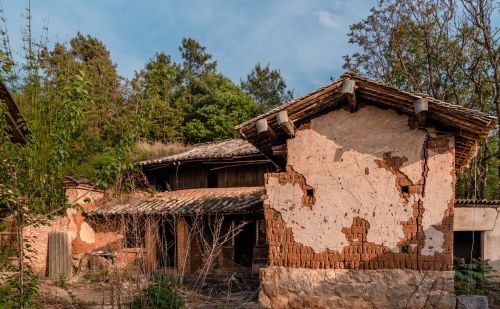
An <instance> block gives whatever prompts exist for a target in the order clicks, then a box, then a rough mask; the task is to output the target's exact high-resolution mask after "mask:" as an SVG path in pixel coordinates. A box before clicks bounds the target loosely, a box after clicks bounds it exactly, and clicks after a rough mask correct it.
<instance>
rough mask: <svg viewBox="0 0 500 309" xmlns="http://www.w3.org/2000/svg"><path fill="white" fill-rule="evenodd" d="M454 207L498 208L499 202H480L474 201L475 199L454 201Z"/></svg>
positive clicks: (485, 200)
mask: <svg viewBox="0 0 500 309" xmlns="http://www.w3.org/2000/svg"><path fill="white" fill-rule="evenodd" d="M455 205H456V206H457V207H464V206H469V207H470V206H478V207H481V206H491V207H498V206H500V200H487V199H482V200H476V199H456V200H455Z"/></svg>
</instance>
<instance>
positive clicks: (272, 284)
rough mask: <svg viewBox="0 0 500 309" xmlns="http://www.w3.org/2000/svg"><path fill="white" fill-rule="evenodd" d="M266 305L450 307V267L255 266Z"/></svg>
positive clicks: (452, 304)
mask: <svg viewBox="0 0 500 309" xmlns="http://www.w3.org/2000/svg"><path fill="white" fill-rule="evenodd" d="M260 282H261V291H260V295H259V301H260V303H261V304H262V305H263V306H265V307H267V308H274V309H281V308H317V309H319V308H349V309H353V308H450V309H451V308H455V303H456V299H455V294H454V293H453V272H452V271H416V270H409V269H379V270H345V269H309V268H289V267H280V266H272V267H267V268H261V269H260Z"/></svg>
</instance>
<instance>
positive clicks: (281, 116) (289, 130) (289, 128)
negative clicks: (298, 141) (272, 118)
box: [276, 110, 295, 137]
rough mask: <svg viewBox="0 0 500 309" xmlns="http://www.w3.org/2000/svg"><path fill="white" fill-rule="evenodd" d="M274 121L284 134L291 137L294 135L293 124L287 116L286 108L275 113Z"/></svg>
mask: <svg viewBox="0 0 500 309" xmlns="http://www.w3.org/2000/svg"><path fill="white" fill-rule="evenodd" d="M276 121H277V122H278V125H279V126H280V127H281V129H282V130H283V131H285V133H286V134H288V135H289V136H292V137H293V136H294V135H295V126H294V125H293V122H291V121H290V119H289V118H288V112H287V111H286V110H284V111H280V112H279V113H278V114H277V115H276Z"/></svg>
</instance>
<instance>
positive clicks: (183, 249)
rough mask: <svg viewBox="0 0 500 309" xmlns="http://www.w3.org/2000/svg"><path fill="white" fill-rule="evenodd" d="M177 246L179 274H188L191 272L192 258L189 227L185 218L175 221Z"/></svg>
mask: <svg viewBox="0 0 500 309" xmlns="http://www.w3.org/2000/svg"><path fill="white" fill-rule="evenodd" d="M174 230H175V233H176V245H177V263H176V264H177V272H178V273H179V274H184V273H188V272H189V271H190V267H189V266H190V262H191V261H190V256H189V247H190V244H189V238H190V237H189V233H190V231H189V227H188V225H187V223H186V219H185V218H184V217H179V218H178V219H177V220H176V221H175V229H174Z"/></svg>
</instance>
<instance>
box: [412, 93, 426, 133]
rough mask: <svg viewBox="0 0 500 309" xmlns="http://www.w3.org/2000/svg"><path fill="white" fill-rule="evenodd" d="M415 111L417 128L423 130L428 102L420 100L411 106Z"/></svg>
mask: <svg viewBox="0 0 500 309" xmlns="http://www.w3.org/2000/svg"><path fill="white" fill-rule="evenodd" d="M413 108H414V109H415V116H416V118H417V123H418V127H419V128H423V127H425V125H426V122H427V111H428V110H429V101H428V99H427V98H425V97H424V98H420V99H418V100H417V101H415V103H414V104H413Z"/></svg>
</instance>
